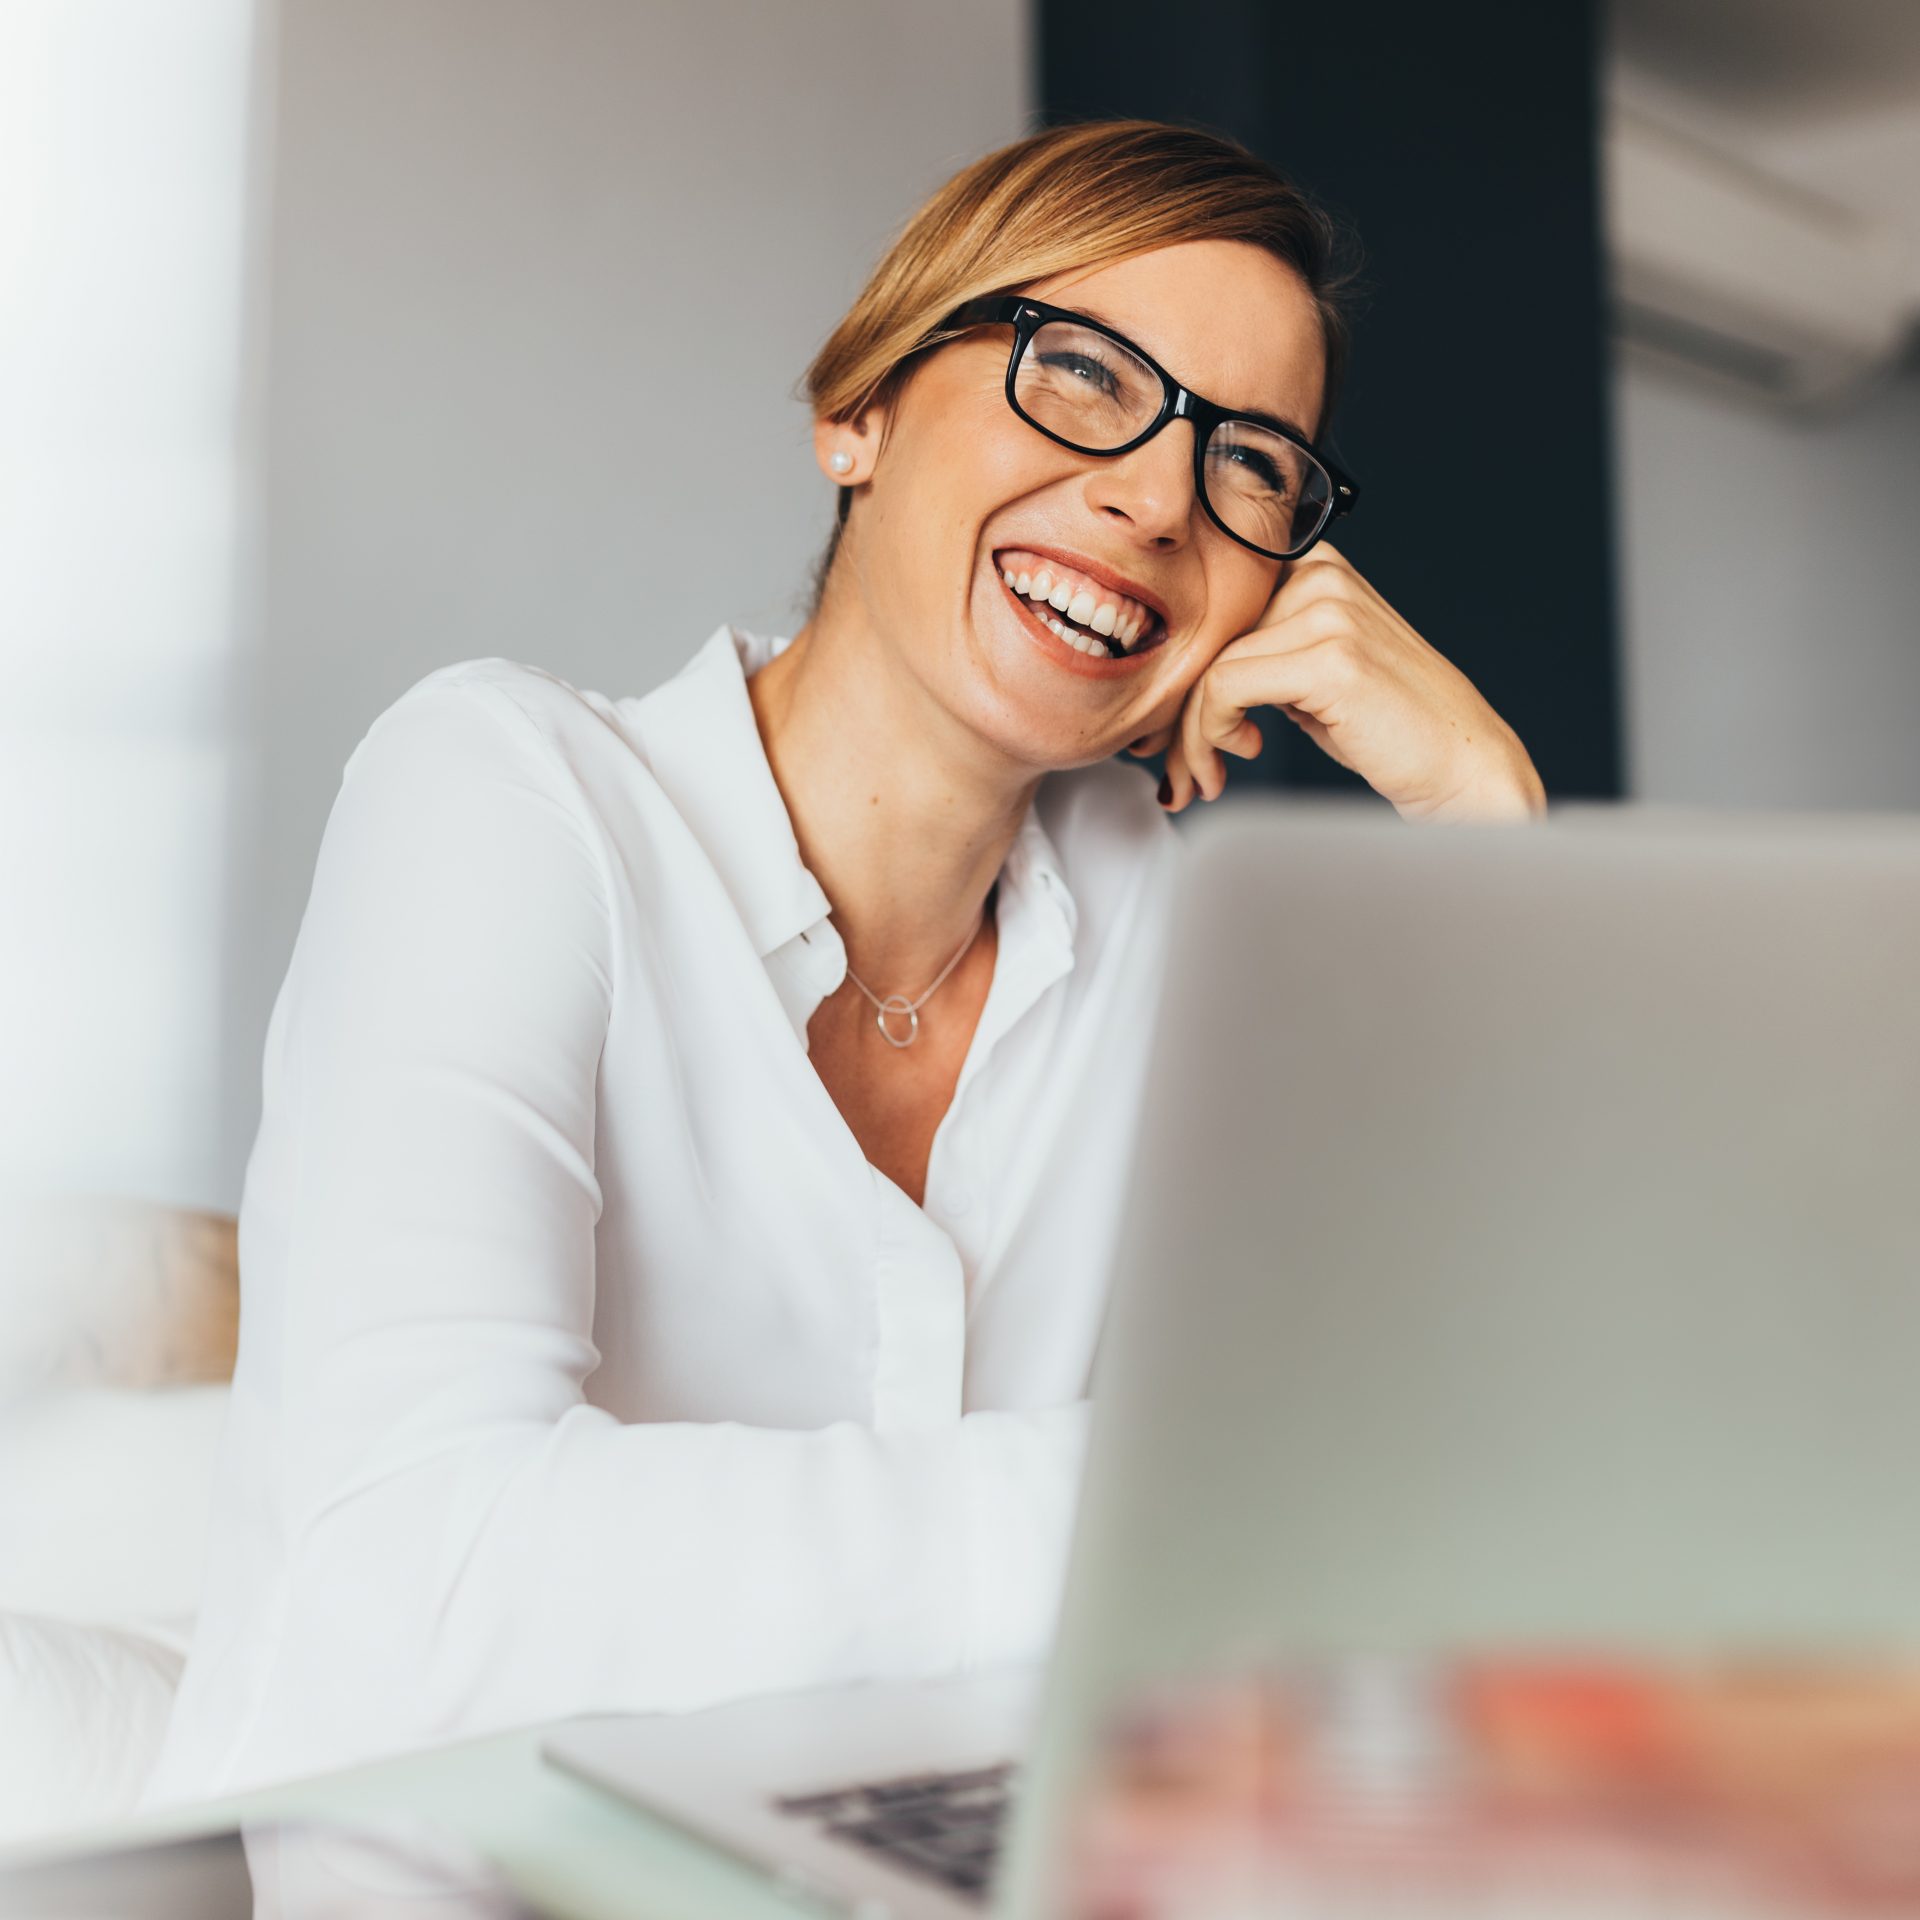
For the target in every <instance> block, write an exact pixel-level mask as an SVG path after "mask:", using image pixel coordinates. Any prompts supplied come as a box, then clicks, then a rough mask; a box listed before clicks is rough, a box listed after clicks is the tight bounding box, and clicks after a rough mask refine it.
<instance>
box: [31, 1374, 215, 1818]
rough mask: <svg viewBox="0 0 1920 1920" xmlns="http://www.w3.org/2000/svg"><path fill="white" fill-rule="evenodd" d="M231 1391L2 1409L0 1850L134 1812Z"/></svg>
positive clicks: (39, 1397) (191, 1600)
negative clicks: (0, 1848)
mask: <svg viewBox="0 0 1920 1920" xmlns="http://www.w3.org/2000/svg"><path fill="white" fill-rule="evenodd" d="M231 1391H232V1390H231V1388H230V1387H228V1386H226V1385H192V1386H171V1387H148V1388H116V1387H102V1386H80V1387H76V1386H61V1387H48V1388H43V1389H41V1390H39V1391H37V1392H35V1393H32V1394H30V1395H26V1396H23V1397H19V1398H16V1399H14V1400H12V1401H10V1402H9V1403H7V1404H6V1405H4V1406H0V1847H11V1846H16V1845H20V1844H23V1843H28V1842H37V1841H39V1840H42V1839H44V1838H47V1837H50V1836H53V1835H57V1834H58V1833H60V1832H61V1831H62V1830H65V1829H68V1828H77V1827H82V1826H88V1825H92V1824H94V1823H97V1822H100V1821H103V1820H111V1819H113V1818H116V1817H117V1816H119V1815H121V1814H123V1813H126V1812H128V1811H130V1810H131V1808H132V1806H133V1803H134V1801H135V1799H136V1798H137V1796H138V1794H139V1792H140V1789H141V1787H142V1786H143V1785H144V1784H145V1781H146V1778H147V1774H148V1772H149V1770H150V1769H151V1766H152V1764H153V1760H154V1758H155V1756H156V1755H157V1753H158V1751H159V1746H160V1740H161V1736H162V1734H163V1733H164V1731H165V1727H166V1718H167V1714H168V1712H169V1711H170V1709H171V1707H172V1703H173V1695H174V1690H175V1687H176V1686H177V1684H178V1681H179V1676H180V1670H181V1667H182V1664H183V1662H184V1660H185V1656H186V1652H187V1647H188V1643H189V1641H190V1639H191V1636H192V1632H193V1623H194V1618H195V1614H196V1612H197V1610H198V1606H199V1596H200V1583H201V1575H202V1569H203V1565H204V1561H205V1557H206V1547H207V1522H208V1511H209V1503H210V1496H211V1488H212V1476H213V1460H214V1451H215V1447H216V1445H217V1442H218V1439H219V1433H220V1426H221V1422H222V1421H223V1419H224V1418H225V1415H226V1409H227V1402H228V1399H229V1397H230V1395H231Z"/></svg>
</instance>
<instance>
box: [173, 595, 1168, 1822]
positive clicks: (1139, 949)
mask: <svg viewBox="0 0 1920 1920" xmlns="http://www.w3.org/2000/svg"><path fill="white" fill-rule="evenodd" d="M787 644H788V641H787V640H785V639H773V640H765V639H760V638H756V637H755V636H753V635H750V634H747V633H743V632H741V631H739V630H737V629H735V628H732V627H721V628H719V629H718V630H717V631H716V632H715V633H714V634H713V635H712V637H711V638H710V639H708V641H707V642H706V643H705V645H704V646H702V647H701V649H700V650H699V651H698V652H697V653H696V654H695V655H694V657H693V658H692V659H691V660H690V661H689V662H688V664H687V665H686V666H685V667H684V668H683V669H682V670H681V671H680V672H679V673H678V674H677V675H675V676H674V677H673V678H672V679H670V680H668V681H667V682H666V683H665V684H663V685H662V686H660V687H658V688H656V689H655V690H654V691H653V692H652V693H650V694H647V695H645V696H643V697H634V698H626V699H619V700H615V699H609V698H607V697H606V696H604V695H602V694H598V693H590V692H583V691H580V690H578V689H576V688H574V687H572V686H570V685H568V684H567V683H566V682H565V681H563V680H560V679H558V678H556V677H555V676H554V675H552V674H549V673H546V672H543V671H542V670H541V669H539V668H537V667H530V666H523V665H519V664H516V663H514V662H512V661H508V660H503V659H484V660H469V661H463V662H461V663H459V664H457V665H454V666H449V667H445V668H442V669H440V670H439V671H438V672H435V673H431V674H429V675H428V676H427V677H426V678H425V679H424V680H421V681H420V682H419V683H418V684H416V685H415V686H414V687H412V688H411V689H410V690H409V691H408V692H407V693H406V694H405V695H403V696H402V697H401V698H400V699H399V700H398V701H396V702H395V703H394V705H393V706H391V707H390V708H388V709H387V711H386V712H385V713H383V714H382V715H380V717H379V718H378V719H377V720H376V721H375V723H374V725H373V726H372V728H371V729H370V730H369V732H368V733H367V735H366V737H365V738H364V739H363V740H362V741H361V742H360V744H359V746H358V747H357V748H356V749H355V750H354V752H353V754H352V756H351V757H350V758H349V760H348V761H347V764H346V771H345V774H344V777H343V781H342V786H341V791H340V793H339V795H338V797H337V798H336V800H335V803H334V807H333V811H332V815H331V817H330V818H329V820H328V823H327V829H326V834H325V837H324V840H323V842H322V845H321V849H320V854H319V859H318V862H317V865H316V869H315V873H314V881H313V890H312V895H311V898H310V900H309V902H308V906H307V910H306V914H305V917H304V919H303V920H302V922H301V926H300V933H299V938H298V940H297V942H296V944H295V947H294V952H293V957H292V961H291V963H290V965H289V968H288V972H287V976H286V980H285V982H284V984H283V986H282V988H281V991H280V995H279V998H278V1000H277V1002H276V1004H275V1007H274V1011H273V1018H272V1021H271V1024H270V1026H269V1028H268V1033H267V1042H266V1054H265V1062H264V1072H263V1092H264V1108H263V1114H262V1118H261V1123H260V1130H259V1134H258V1136H257V1138H256V1140H255V1143H254V1148H253V1153H252V1157H251V1159H250V1161H249V1163H248V1167H247V1177H246V1186H245V1195H244V1199H243V1203H242V1207H241V1215H240V1262H241V1276H242V1279H241V1286H242V1311H241V1318H240V1348H239V1357H238V1362H237V1365H236V1368H235V1373H234V1381H233V1399H232V1405H231V1411H230V1413H229V1415H228V1418H227V1423H226V1427H225V1430H224V1434H223V1438H222V1442H221V1454H220V1460H219V1465H218V1473H217V1483H216V1487H215V1500H214V1516H213V1533H212V1539H211V1544H210V1548H209V1556H208V1563H207V1568H206V1582H205V1592H204V1598H203V1602H202V1611H201V1614H200V1617H199V1621H198V1625H197V1631H196V1634H195V1638H194V1642H193V1647H192V1653H191V1657H190V1659H189V1660H188V1663H187V1668H186V1673H185V1676H184V1679H183V1683H182V1687H181V1691H180V1694H179V1697H178V1700H177V1703H176V1706H175V1708H174V1713H173V1718H172V1722H171V1724H170V1727H169V1729H168V1734H167V1738H166V1742H165V1745H164V1748H163V1750H162V1752H161V1756H160V1759H159V1761H158V1764H157V1766H156V1768H155V1770H154V1772H153V1775H152V1777H151V1778H150V1780H149V1782H148V1784H147V1788H146V1792H145V1795H144V1797H143V1800H142V1806H143V1807H151V1806H155V1805H159V1804H164V1803H167V1802H171V1801H176V1800H181V1799H186V1798H193V1797H197V1796H199V1795H202V1794H209V1793H222V1792H228V1791H239V1790H242V1789H245V1788H248V1787H252V1786H256V1785H262V1784H265V1783H266V1782H268V1781H270V1780H275V1779H282V1778H290V1777H294V1776H297V1775H302V1774H307V1773H313V1772H318V1771H322V1770H325V1769H329V1768H332V1767H335V1766H341V1765H346V1764H350V1763H352V1762H355V1761H358V1760H361V1759H367V1758H372V1757H375V1756H376V1755H381V1754H387V1753H392V1752H399V1751H403V1750H407V1749H411V1748H415V1747H419V1746H424V1745H431V1744H434V1743H437V1742H439V1741H442V1740H446V1739H450V1738H456V1737H465V1736H468V1735H472V1734H478V1733H483V1732H489V1731H493V1730H496V1729H499V1728H503V1727H507V1726H516V1725H525V1724H529V1723H532V1722H536V1721H543V1720H548V1719H555V1718H559V1717H562V1716H567V1715H572V1714H576V1713H584V1712H596V1711H612V1710H627V1711H635V1710H648V1709H685V1708H692V1707H698V1706H702V1705H706V1704H710V1703H714V1702H718V1701H721V1700H724V1699H727V1698H730V1697H735V1696H739V1695H742V1694H746V1693H749V1692H754V1691H759V1690H767V1689H779V1688H787V1687H795V1686H808V1685H817V1684H826V1683H831V1682H836V1681H841V1680H852V1679H859V1678H886V1677H905V1676H928V1675H935V1674H941V1673H947V1672H952V1671H956V1670H959V1669H962V1668H967V1667H971V1666H974V1665H984V1664H991V1663H995V1662H999V1661H1004V1660H1012V1659H1028V1658H1033V1657H1036V1656H1038V1655H1039V1654H1040V1653H1042V1652H1043V1651H1044V1647H1045V1642H1046V1638H1047V1635H1048V1633H1049V1631H1050V1628H1051V1625H1052V1618H1053V1611H1054V1607H1055V1605H1056V1602H1057V1599H1058V1590H1059V1586H1060V1583H1061V1576H1062V1573H1063V1571H1064V1562H1065V1551H1066V1545H1067V1538H1068V1532H1069V1524H1070V1519H1071V1510H1072V1503H1073V1497H1074V1493H1075V1490H1076V1482H1077V1478H1078V1473H1079V1467H1080V1458H1081V1452H1082V1447H1083V1443H1084V1434H1085V1419H1086V1412H1087V1405H1086V1399H1085V1396H1086V1394H1087V1391H1088V1388H1089V1379H1090V1368H1091V1363H1092V1357H1093V1352H1094V1347H1095V1342H1096V1338H1097V1334H1098V1328H1099V1322H1100V1318H1101V1311H1102V1305H1103V1300H1104V1296H1105V1292H1106V1285H1107V1276H1108V1266H1109V1262H1110V1260H1111V1258H1112V1255H1113V1251H1114V1245H1115V1239H1116V1235H1117V1227H1118V1218H1117V1216H1118V1212H1119V1201H1120V1195H1121V1186H1122V1182H1123V1179H1124V1176H1125V1171H1126V1152H1127V1147H1128V1144H1129V1139H1130V1134H1131V1129H1132V1126H1133V1124H1134V1120H1135V1117H1136V1115H1137V1113H1138V1103H1139V1092H1140V1085H1141V1080H1142V1074H1143V1069H1144V1066H1145V1060H1146V1051H1147V1044H1148V1041H1149V1037H1150V1027H1151V1022H1152V1013H1153V1005H1154V996H1155V992H1156V989H1157V986H1158V983H1159V977H1160V973H1161V968H1162V965H1163V961H1164V954H1165V946H1166V937H1167V931H1168V924H1167V923H1168V915H1167V912H1166V907H1167V904H1168V900H1169V896H1170V890H1171V886H1170V883H1171V880H1172V876H1173V872H1174V870H1175V864H1176V862H1177V860H1178V855H1179V848H1180V844H1181V842H1180V836H1179V833H1178V831H1177V829H1175V827H1174V826H1173V825H1172V823H1171V821H1169V820H1168V819H1167V818H1166V816H1165V815H1164V814H1163V813H1162V812H1161V810H1160V807H1159V804H1158V802H1157V801H1156V799H1155V798H1154V783H1153V781H1152V779H1151V777H1150V776H1149V775H1148V774H1147V773H1146V771H1145V769H1144V768H1141V767H1138V766H1135V765H1133V764H1131V763H1128V762H1124V761H1119V760H1108V761H1104V762H1101V763H1099V764H1096V765H1093V766H1089V767H1085V768H1080V769H1076V770H1073V771H1070V772H1065V773H1055V774H1051V775H1049V776H1047V777H1046V779H1045V780H1043V782H1042V783H1041V786H1040V788H1039V790H1038V792H1037V794H1036V796H1035V800H1034V803H1033V805H1032V806H1030V807H1029V809H1028V812H1027V815H1026V818H1025V821H1024V823H1023V824H1022V826H1021V828H1020V831H1019V834H1018V836H1017V838H1016V839H1015V841H1014V842H1013V845H1012V847H1011V849H1010V851H1009V853H1008V855H1007V859H1006V861H1005V864H1004V866H1003V867H1002V869H1001V873H1000V892H999V896H998V903H997V909H996V911H997V914H998V921H999V947H998V951H997V955H996V958H995V966H994V974H993V980H992V984H991V990H990V992H989V994H988V997H987V1001H986V1004H985V1007H984V1010H983V1011H982V1013H981V1016H980V1021H979V1025H978V1028H977V1031H976V1032H975V1034H974V1036H973V1040H972V1044H971V1046H970V1048H969V1050H968V1053H967V1056H966V1060H965V1063H964V1065H963V1067H962V1069H961V1072H960V1075H959V1080H958V1083H957V1086H956V1089H955V1092H954V1096H953V1101H952V1104H951V1106H950V1108H949V1110H948V1112H947V1113H946V1115H945V1117H944V1118H943V1119H942V1121H941V1123H940V1126H939V1130H938V1132H937V1133H936V1134H935V1136H934V1140H933V1148H932V1157H931V1160H930V1162H929V1166H928V1175H927V1189H926V1191H927V1197H926V1202H925V1206H924V1208H922V1207H921V1206H917V1205H915V1204H914V1202H913V1201H912V1200H911V1199H910V1198H909V1197H908V1195H907V1194H906V1193H905V1192H904V1191H903V1190H902V1189H901V1188H900V1187H899V1186H898V1185H897V1184H896V1183H895V1182H894V1181H893V1180H891V1179H890V1178H889V1177H888V1176H887V1175H885V1174H884V1173H882V1172H880V1171H879V1170H878V1169H877V1168H876V1167H874V1166H873V1165H872V1164H871V1163H870V1162H869V1161H868V1160H867V1158H866V1156H865V1154H864V1152H863V1151H862V1149H861V1147H860V1144H859V1142H858V1141H857V1140H856V1138H855V1137H854V1135H853V1133H852V1131H851V1130H850V1129H849V1128H848V1126H847V1125H846V1123H845V1121H844V1120H843V1119H842V1117H841V1115H840V1113H839V1110H838V1109H837V1108H836V1107H835V1105H834V1103H833V1100H832V1098H831V1096H830V1095H829V1094H828V1092H827V1089H826V1086H825V1084H824V1083H823V1082H822V1081H821V1080H820V1078H819V1076H818V1074H817V1073H815V1071H814V1070H813V1067H812V1065H811V1063H810V1061H809V1060H808V1057H807V1022H808V1020H809V1019H810V1018H811V1017H812V1015H813V1012H814V1010H815V1008H816V1007H817V1006H818V1005H819V1003H820V1002H821V1000H822V999H824V998H825V997H826V995H828V994H829V993H831V992H833V991H834V990H835V989H836V988H837V987H838V986H839V985H840V983H841V981H842V979H843V978H844V976H845V973H846V953H845V949H844V947H843V946H842V943H841V940H840V937H839V935H838V933H837V932H836V930H835V928H834V926H833V924H832V922H831V921H830V920H829V919H828V918H827V915H828V912H829V902H828V900H827V897H826V895H825V894H824V893H823V892H822V890H821V888H820V886H819V883H818V882H817V881H816V880H815V879H814V877H813V875H812V874H811V873H810V872H809V871H808V870H807V868H806V867H805V866H804V865H803V864H802V862H801V859H800V854H799V848H798V845H797V843H796V841H795V838H794V833H793V827H792V824H791V821H790V819H789V817H788V814H787V811H786V806H785V803H784V802H783V800H782V799H781V796H780V791H779V788H778V787H777V786H776V785H775V783H774V779H773V775H772V772H771V770H770V769H769V767H768V765H767V760H766V756H765V752H764V750H763V747H762V744H761V741H760V736H759V731H758V728H757V726H756V723H755V720H754V715H753V709H752V706H751V703H750V701H749V698H748V693H747V677H748V675H749V674H750V673H752V672H753V671H754V670H755V669H756V668H757V667H759V666H761V665H763V664H764V663H765V662H766V661H767V660H768V659H770V658H772V657H773V656H774V655H775V654H777V653H779V652H780V651H781V650H782V649H783V648H784V647H785V646H786V645H787ZM926 1017H928V1018H930V1019H937V1018H938V1017H939V1006H938V1002H937V1001H936V1002H933V1003H930V1008H929V1012H928V1014H927V1016H926Z"/></svg>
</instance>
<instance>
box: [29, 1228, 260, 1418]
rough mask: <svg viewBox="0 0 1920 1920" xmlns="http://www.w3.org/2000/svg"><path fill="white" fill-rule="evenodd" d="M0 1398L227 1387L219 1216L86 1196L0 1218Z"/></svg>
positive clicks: (226, 1300) (230, 1346) (225, 1235)
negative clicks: (35, 1392)
mask: <svg viewBox="0 0 1920 1920" xmlns="http://www.w3.org/2000/svg"><path fill="white" fill-rule="evenodd" d="M0 1289H3V1290H4V1291H3V1292H0V1396H4V1395H10V1394H15V1393H18V1392H20V1391H21V1390H22V1389H24V1388H29V1387H41V1386H61V1387H87V1386H102V1387H171V1386H194V1385H202V1384H207V1383H213V1382H219V1381H226V1380H230V1379H231V1378H232V1377H233V1362H234V1354H235V1351H236V1347H237V1342H238V1338H239V1325H240V1270H239V1257H238V1246H237V1230H236V1223H235V1221H234V1220H233V1218H232V1217H231V1216H230V1215H227V1214H222V1213H210V1212H201V1211H196V1210H193V1209H188V1208H180V1207H165V1206H159V1205H155V1204H153V1203H152V1202H149V1201H144V1200H130V1199H117V1198H105V1197H98V1196H93V1195H66V1194H62V1195H52V1196H33V1197H28V1198H19V1199H13V1200H10V1201H7V1202H5V1203H4V1210H3V1211H0Z"/></svg>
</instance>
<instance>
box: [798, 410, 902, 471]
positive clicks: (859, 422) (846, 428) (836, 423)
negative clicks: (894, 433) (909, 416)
mask: <svg viewBox="0 0 1920 1920" xmlns="http://www.w3.org/2000/svg"><path fill="white" fill-rule="evenodd" d="M886 424H887V410H886V408H885V407H883V406H880V405H878V404H875V405H873V406H870V407H868V408H867V409H866V410H865V411H864V412H862V413H858V414H856V415H855V416H854V417H853V418H852V419H851V420H820V419H816V420H815V421H814V423H813V457H814V458H815V459H816V460H817V461H819V463H820V471H821V472H822V473H824V474H825V475H826V476H827V478H828V479H829V480H831V481H832V482H833V484H834V485H835V486H836V487H857V486H860V485H862V484H863V483H864V482H866V481H868V480H871V479H872V478H873V468H874V462H875V461H876V460H878V459H879V457H880V442H881V440H882V438H883V437H884V435H885V432H886ZM836 454H841V455H844V456H845V465H844V467H836V466H835V465H834V464H833V462H834V456H835V455H836Z"/></svg>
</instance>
